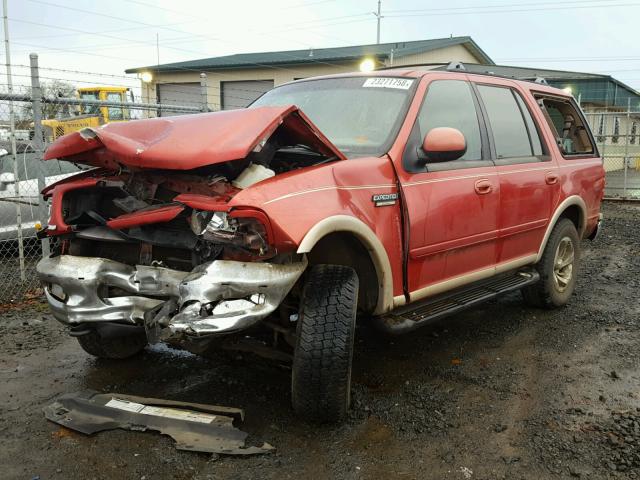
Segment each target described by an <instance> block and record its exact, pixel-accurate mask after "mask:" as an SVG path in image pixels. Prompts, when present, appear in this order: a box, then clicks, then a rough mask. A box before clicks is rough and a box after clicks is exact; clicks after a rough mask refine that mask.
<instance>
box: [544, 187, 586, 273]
mask: <svg viewBox="0 0 640 480" xmlns="http://www.w3.org/2000/svg"><path fill="white" fill-rule="evenodd" d="M573 205H576V206H577V207H578V208H579V209H580V212H581V217H580V224H579V226H578V238H582V236H583V235H584V231H585V229H586V228H587V205H586V203H584V200H583V199H582V197H580V196H578V195H572V196H570V197H567V198H565V199H564V200H563V201H562V203H560V205H558V207H557V208H556V211H555V212H554V214H553V216H552V217H551V220H550V221H549V225H547V231H546V232H545V233H544V238H543V239H542V243H541V244H540V249H539V250H538V255H537V257H536V263H537V262H539V261H540V259H541V258H542V254H543V253H544V249H545V248H546V247H547V242H548V241H549V236H550V235H551V231H552V230H553V227H555V226H556V223H558V220H559V219H560V216H561V215H562V214H563V213H564V212H565V210H566V209H567V208H569V207H571V206H573Z"/></svg>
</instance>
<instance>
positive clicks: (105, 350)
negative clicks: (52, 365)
mask: <svg viewBox="0 0 640 480" xmlns="http://www.w3.org/2000/svg"><path fill="white" fill-rule="evenodd" d="M78 343H79V344H80V346H81V347H82V349H83V350H84V351H85V352H87V353H88V354H89V355H93V356H94V357H98V358H110V359H113V360H122V359H124V358H129V357H132V356H134V355H135V354H137V353H140V352H141V351H142V350H144V347H145V346H146V345H147V337H146V335H145V334H144V333H141V334H139V333H138V334H134V335H127V336H122V337H110V338H102V337H101V336H100V334H99V333H98V332H96V331H95V330H92V331H91V332H90V333H87V334H86V335H82V336H80V337H78Z"/></svg>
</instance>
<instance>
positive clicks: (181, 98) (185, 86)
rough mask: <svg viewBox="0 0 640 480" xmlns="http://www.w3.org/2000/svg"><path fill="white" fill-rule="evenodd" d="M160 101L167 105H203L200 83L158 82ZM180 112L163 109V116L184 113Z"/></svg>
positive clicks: (161, 113)
mask: <svg viewBox="0 0 640 480" xmlns="http://www.w3.org/2000/svg"><path fill="white" fill-rule="evenodd" d="M158 102H159V103H163V104H165V105H180V106H186V107H201V106H202V97H201V94H200V84H199V83H160V84H158ZM183 114H184V113H182V114H181V113H180V112H168V111H161V112H160V115H161V116H162V117H169V116H171V115H183Z"/></svg>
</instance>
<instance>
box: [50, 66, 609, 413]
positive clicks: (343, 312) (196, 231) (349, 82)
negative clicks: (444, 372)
mask: <svg viewBox="0 0 640 480" xmlns="http://www.w3.org/2000/svg"><path fill="white" fill-rule="evenodd" d="M53 158H56V159H60V160H67V161H70V162H73V163H76V164H80V165H84V166H90V167H94V168H92V169H90V170H87V171H84V172H82V173H80V174H78V175H75V176H72V177H69V178H65V179H64V180H62V181H61V182H59V183H57V184H54V185H52V186H49V187H47V188H46V189H45V190H44V191H43V194H44V196H45V197H47V198H51V200H52V203H51V218H50V220H49V222H48V227H47V228H46V234H47V235H49V236H51V237H55V238H56V239H57V241H56V242H54V244H55V245H56V246H55V250H54V253H53V254H52V255H51V256H50V257H49V258H45V259H43V260H42V261H41V262H40V263H39V265H38V273H39V276H40V279H41V281H42V283H43V285H44V288H45V294H46V297H47V300H48V302H49V305H50V307H51V310H52V312H53V315H54V316H55V318H56V319H58V320H59V321H61V322H62V323H64V324H65V325H67V326H68V327H69V332H70V334H71V335H73V336H74V337H77V339H78V341H79V343H80V345H81V346H82V348H84V350H86V351H87V352H88V353H90V354H92V355H96V356H98V357H107V358H125V357H129V356H132V355H134V354H136V353H138V352H140V351H141V350H142V349H144V347H145V346H146V345H147V344H148V343H155V342H167V343H170V344H174V345H178V346H181V347H183V348H187V349H190V350H192V351H196V352H202V351H204V350H206V349H209V348H236V347H237V348H247V345H246V344H245V343H246V342H248V341H249V340H250V339H251V338H252V337H253V338H256V339H258V340H254V341H253V343H251V345H253V346H254V347H255V350H256V351H257V352H258V353H263V354H266V353H268V352H270V354H273V355H276V356H277V357H278V358H287V357H288V358H292V360H293V375H292V402H293V406H294V409H295V410H296V411H297V412H298V413H300V414H302V415H304V416H306V417H308V418H313V419H316V420H321V421H331V420H336V419H339V418H341V417H343V416H344V415H345V413H346V411H347V409H348V406H349V398H350V394H349V392H350V380H351V363H352V351H353V340H354V331H355V321H356V314H357V313H359V314H361V315H362V317H361V318H362V320H363V322H368V323H372V324H375V325H377V326H378V327H379V328H382V329H383V330H386V331H388V332H392V333H401V332H407V331H411V330H413V329H415V328H417V327H419V326H422V325H424V324H426V323H428V322H430V321H433V320H435V319H439V318H441V317H443V316H445V315H449V314H452V313H455V312H457V311H459V310H461V309H463V308H466V307H469V306H472V305H475V304H477V303H478V302H481V301H484V300H486V299H489V298H492V297H494V296H496V295H498V294H501V293H504V292H508V291H513V290H522V292H523V295H524V298H525V300H526V301H527V302H528V303H530V304H533V305H536V306H541V307H559V306H562V305H564V304H565V303H567V301H568V299H569V297H570V295H571V293H572V292H573V290H574V287H575V282H576V275H577V270H578V265H579V256H580V255H579V254H580V242H581V239H583V238H587V237H589V238H592V237H593V236H594V235H595V233H596V232H597V229H598V227H599V223H600V202H601V199H602V195H603V190H604V170H603V166H602V160H601V158H600V157H599V154H598V151H597V149H596V146H595V142H594V140H593V136H592V134H591V132H590V131H589V128H588V126H587V123H586V121H585V119H584V116H583V115H582V113H581V111H580V109H579V108H578V106H577V105H576V103H575V102H574V100H573V99H572V98H571V97H569V96H567V95H566V94H565V93H564V92H563V91H561V90H557V89H555V88H551V87H549V86H546V85H543V84H540V83H534V82H526V81H516V80H511V79H506V78H500V77H496V76H490V75H477V74H467V73H465V72H464V71H457V72H453V71H450V72H449V71H448V72H444V71H443V72H434V71H417V70H410V71H409V70H388V71H382V72H375V73H372V74H347V75H339V76H330V77H321V78H312V79H306V80H301V81H297V82H293V83H290V84H287V85H283V86H280V87H278V88H275V89H273V90H271V91H270V92H268V93H266V94H265V95H264V96H262V97H261V98H259V99H258V100H257V101H256V102H255V103H254V104H253V105H251V106H250V107H249V108H247V109H242V110H231V111H223V112H215V113H204V114H200V115H190V116H182V117H170V118H156V119H149V120H139V121H132V122H129V123H115V124H109V125H105V126H103V127H100V128H96V129H85V130H83V131H80V132H77V133H72V134H70V135H67V136H65V137H63V138H61V139H59V140H58V141H57V142H55V143H54V144H53V145H52V146H51V147H50V148H49V149H48V150H47V153H46V159H53ZM265 330H266V331H268V332H269V335H268V336H267V338H269V339H270V340H269V341H268V342H266V341H260V340H259V339H260V338H264V337H260V332H262V331H265ZM242 345H244V347H242ZM274 347H275V348H274Z"/></svg>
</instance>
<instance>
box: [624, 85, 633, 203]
mask: <svg viewBox="0 0 640 480" xmlns="http://www.w3.org/2000/svg"><path fill="white" fill-rule="evenodd" d="M630 124H631V97H629V98H628V99H627V128H626V135H625V137H624V138H625V142H624V181H623V184H622V196H623V197H624V198H627V169H628V168H629V135H630V128H631V125H630Z"/></svg>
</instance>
